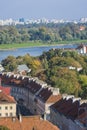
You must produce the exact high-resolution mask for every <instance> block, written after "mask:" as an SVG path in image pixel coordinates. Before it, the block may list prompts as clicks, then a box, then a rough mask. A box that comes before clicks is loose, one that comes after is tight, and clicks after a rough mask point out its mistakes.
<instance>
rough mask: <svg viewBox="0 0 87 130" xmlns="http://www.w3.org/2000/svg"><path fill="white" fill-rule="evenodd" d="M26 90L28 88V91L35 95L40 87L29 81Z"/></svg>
mask: <svg viewBox="0 0 87 130" xmlns="http://www.w3.org/2000/svg"><path fill="white" fill-rule="evenodd" d="M27 88H29V91H30V92H31V93H33V94H35V93H36V92H37V91H39V90H40V89H41V85H40V84H38V83H36V82H35V81H32V80H31V81H29V83H28V85H27Z"/></svg>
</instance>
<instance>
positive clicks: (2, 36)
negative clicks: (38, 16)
mask: <svg viewBox="0 0 87 130" xmlns="http://www.w3.org/2000/svg"><path fill="white" fill-rule="evenodd" d="M83 39H87V25H86V24H83V25H82V24H74V23H67V24H39V25H37V24H31V25H17V26H0V44H9V43H21V42H29V41H43V42H49V43H51V42H58V41H65V40H67V41H69V40H70V41H71V40H83Z"/></svg>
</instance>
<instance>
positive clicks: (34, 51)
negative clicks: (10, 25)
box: [0, 44, 77, 62]
mask: <svg viewBox="0 0 87 130" xmlns="http://www.w3.org/2000/svg"><path fill="white" fill-rule="evenodd" d="M76 47H77V45H75V44H73V45H71V44H70V45H57V46H43V47H28V48H18V49H15V50H0V62H1V61H2V60H3V59H5V58H6V57H7V56H9V55H13V56H15V57H17V56H24V55H25V54H27V53H28V54H30V55H31V56H39V55H41V54H42V53H43V52H46V51H48V50H50V49H52V48H61V49H63V48H76Z"/></svg>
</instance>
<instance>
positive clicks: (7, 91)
mask: <svg viewBox="0 0 87 130" xmlns="http://www.w3.org/2000/svg"><path fill="white" fill-rule="evenodd" d="M0 90H2V91H3V92H4V93H6V94H7V95H10V91H11V87H2V86H0Z"/></svg>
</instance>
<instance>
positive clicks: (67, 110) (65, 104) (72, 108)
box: [51, 98, 79, 119]
mask: <svg viewBox="0 0 87 130" xmlns="http://www.w3.org/2000/svg"><path fill="white" fill-rule="evenodd" d="M51 108H52V109H54V110H56V111H58V112H59V113H60V114H63V115H65V116H67V117H70V118H71V119H75V118H77V116H78V108H79V101H74V102H73V100H72V99H71V98H70V99H68V100H66V99H63V98H62V99H60V100H59V101H58V102H56V103H55V104H53V105H52V106H51Z"/></svg>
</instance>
